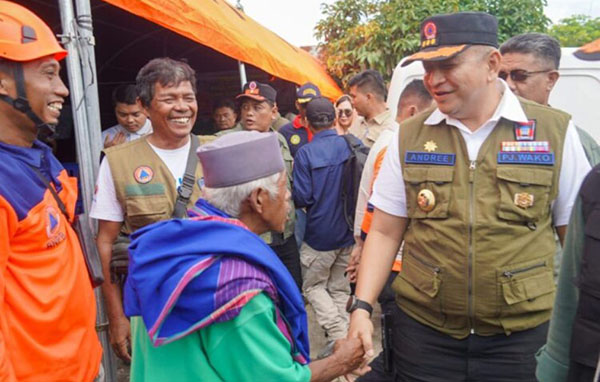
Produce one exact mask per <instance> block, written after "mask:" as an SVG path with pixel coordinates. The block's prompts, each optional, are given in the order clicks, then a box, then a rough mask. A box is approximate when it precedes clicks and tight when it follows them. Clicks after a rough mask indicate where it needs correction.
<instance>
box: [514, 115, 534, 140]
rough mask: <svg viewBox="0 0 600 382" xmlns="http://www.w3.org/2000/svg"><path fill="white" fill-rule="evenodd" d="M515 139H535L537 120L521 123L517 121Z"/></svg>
mask: <svg viewBox="0 0 600 382" xmlns="http://www.w3.org/2000/svg"><path fill="white" fill-rule="evenodd" d="M515 139H516V140H517V141H533V140H534V139H535V120H534V119H532V120H531V121H528V122H525V123H521V122H515Z"/></svg>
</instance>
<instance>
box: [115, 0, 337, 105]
mask: <svg viewBox="0 0 600 382" xmlns="http://www.w3.org/2000/svg"><path fill="white" fill-rule="evenodd" d="M103 1H105V2H107V3H109V4H112V5H114V6H117V7H119V8H122V9H124V10H126V11H128V12H131V13H133V14H135V15H137V16H140V17H143V18H144V19H146V20H149V21H152V22H153V23H156V24H158V25H161V26H163V27H165V28H167V29H169V30H172V31H173V32H176V33H178V34H180V35H182V36H185V37H187V38H189V39H191V40H193V41H196V42H198V43H200V44H202V45H206V46H208V47H210V48H212V49H214V50H216V51H218V52H221V53H223V54H225V55H227V56H229V57H232V58H235V59H237V60H240V61H242V62H245V63H249V64H251V65H254V66H256V67H257V68H259V69H262V70H264V71H265V72H267V73H269V74H272V75H274V76H276V77H279V78H282V79H284V80H287V81H290V82H293V83H296V84H303V83H305V82H307V81H311V82H313V83H315V84H316V85H317V86H318V87H319V88H320V89H321V92H322V93H323V95H324V96H326V97H329V98H333V99H335V98H337V97H339V96H340V95H341V94H342V92H341V91H340V88H339V87H338V86H337V85H336V83H335V82H334V81H333V79H332V78H331V77H330V76H329V75H328V74H327V72H326V71H325V69H324V68H323V67H322V66H321V64H320V63H319V62H318V61H317V59H315V58H314V57H313V56H311V55H310V54H309V53H308V52H306V51H304V50H302V49H300V48H297V47H295V46H293V45H291V44H289V43H288V42H286V41H285V40H284V39H282V38H281V37H279V36H278V35H276V34H275V33H273V32H271V31H270V30H268V29H267V28H265V27H263V26H262V25H260V24H259V23H257V22H256V21H254V20H253V19H251V18H250V17H248V16H247V15H246V14H244V13H243V12H241V11H239V10H237V9H235V8H234V7H233V6H232V5H231V4H229V3H228V2H227V1H225V0H103ZM282 22H285V21H282Z"/></svg>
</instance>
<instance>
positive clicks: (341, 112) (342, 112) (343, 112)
mask: <svg viewBox="0 0 600 382" xmlns="http://www.w3.org/2000/svg"><path fill="white" fill-rule="evenodd" d="M342 115H345V116H346V117H350V116H351V115H352V109H339V110H338V117H341V116H342Z"/></svg>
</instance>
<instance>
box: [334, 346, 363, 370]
mask: <svg viewBox="0 0 600 382" xmlns="http://www.w3.org/2000/svg"><path fill="white" fill-rule="evenodd" d="M364 354H365V352H364V351H363V346H362V343H361V342H360V340H359V339H358V338H351V339H341V340H337V341H336V342H335V346H334V347H333V354H332V357H334V358H335V359H336V360H337V362H338V363H339V364H340V365H341V366H342V367H343V368H344V370H345V371H344V374H347V373H350V372H351V371H353V370H356V369H357V368H358V367H359V366H360V365H361V364H362V363H363V361H364Z"/></svg>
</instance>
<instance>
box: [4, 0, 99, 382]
mask: <svg viewBox="0 0 600 382" xmlns="http://www.w3.org/2000/svg"><path fill="white" fill-rule="evenodd" d="M66 55H67V52H66V51H65V50H64V49H63V48H62V47H61V46H60V45H59V44H58V42H57V40H56V38H55V37H54V35H53V34H52V31H51V30H50V28H49V27H48V26H47V25H46V24H45V23H44V22H43V21H42V20H41V19H40V18H38V17H37V16H36V15H35V14H33V13H31V12H30V11H29V10H27V9H26V8H23V7H22V6H20V5H17V4H15V3H12V2H9V1H3V0H0V100H1V102H0V179H1V180H0V381H8V382H14V381H20V382H27V381H73V382H75V381H77V382H81V381H87V382H89V381H92V380H93V379H94V378H95V377H96V376H97V375H98V373H99V367H100V360H101V357H102V348H101V346H100V342H99V341H98V337H97V335H96V331H95V327H94V326H95V319H96V306H95V301H94V294H93V291H92V285H91V283H90V280H89V277H88V275H87V272H86V269H85V260H84V257H83V253H82V251H81V246H80V243H79V241H78V239H77V235H76V233H75V232H74V231H73V229H72V228H71V224H70V223H71V222H72V221H73V217H74V215H75V201H76V199H77V182H76V180H75V179H74V178H70V177H68V175H67V172H66V171H65V169H64V168H63V167H62V166H61V164H60V163H59V162H58V160H57V159H56V158H55V157H54V156H53V155H52V151H51V149H50V148H49V147H48V146H46V145H44V144H43V143H41V142H40V141H38V140H37V139H36V136H37V133H38V129H39V128H40V127H41V126H44V125H54V124H56V123H57V122H58V117H59V115H60V110H61V109H62V104H63V102H64V98H65V97H66V96H67V95H68V94H69V92H68V90H67V88H66V87H65V85H64V83H63V82H62V80H61V79H60V76H59V70H60V65H59V63H58V61H59V60H61V59H62V58H64V57H65V56H66ZM43 179H46V180H43ZM51 189H52V190H51ZM53 192H54V193H55V194H56V198H55V196H54V195H53ZM58 200H60V201H61V202H62V203H59V201H58Z"/></svg>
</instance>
